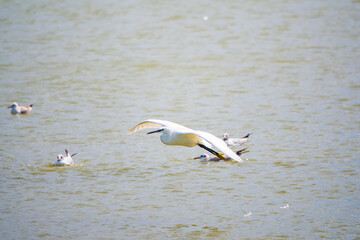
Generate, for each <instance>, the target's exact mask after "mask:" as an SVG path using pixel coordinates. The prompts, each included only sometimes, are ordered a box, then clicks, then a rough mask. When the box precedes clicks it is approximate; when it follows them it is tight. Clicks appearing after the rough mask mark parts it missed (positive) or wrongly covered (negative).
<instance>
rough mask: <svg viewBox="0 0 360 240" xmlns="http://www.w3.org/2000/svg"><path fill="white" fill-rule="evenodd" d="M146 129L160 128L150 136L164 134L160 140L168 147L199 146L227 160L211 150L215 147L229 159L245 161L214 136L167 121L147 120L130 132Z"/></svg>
mask: <svg viewBox="0 0 360 240" xmlns="http://www.w3.org/2000/svg"><path fill="white" fill-rule="evenodd" d="M145 128H158V129H157V130H155V131H152V132H149V133H148V134H152V133H156V132H163V134H162V135H161V136H160V139H161V141H162V142H163V143H164V144H166V145H180V146H186V147H194V146H199V147H201V148H204V149H206V150H207V151H209V152H211V153H212V154H214V155H216V156H217V157H219V158H221V159H224V160H225V159H226V156H224V155H223V154H222V153H219V152H216V151H215V150H213V149H211V147H212V146H214V147H216V148H217V149H219V150H220V151H222V152H223V153H224V154H226V155H227V157H229V158H231V159H233V160H236V161H238V162H243V160H242V159H241V158H240V157H239V156H238V155H236V154H235V153H234V152H233V151H232V150H231V149H230V148H229V147H228V146H227V145H226V143H225V142H224V141H223V140H221V139H219V138H217V137H215V136H214V135H212V134H210V133H207V132H203V131H197V130H193V129H190V128H187V127H184V126H182V125H180V124H177V123H173V122H169V121H165V120H157V119H148V120H145V121H143V122H141V123H139V124H138V125H136V126H135V127H133V128H132V129H131V130H130V131H129V134H132V133H134V132H137V131H139V130H142V129H145Z"/></svg>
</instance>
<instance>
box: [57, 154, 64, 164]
mask: <svg viewBox="0 0 360 240" xmlns="http://www.w3.org/2000/svg"><path fill="white" fill-rule="evenodd" d="M63 159H64V156H63V155H61V154H59V155H57V161H58V162H61V161H62V160H63Z"/></svg>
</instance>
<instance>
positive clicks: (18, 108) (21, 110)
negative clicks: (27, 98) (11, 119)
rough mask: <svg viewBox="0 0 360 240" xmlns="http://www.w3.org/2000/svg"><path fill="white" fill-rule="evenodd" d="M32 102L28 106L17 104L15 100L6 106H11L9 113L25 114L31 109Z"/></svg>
mask: <svg viewBox="0 0 360 240" xmlns="http://www.w3.org/2000/svg"><path fill="white" fill-rule="evenodd" d="M32 106H33V104H30V105H29V106H26V107H24V106H19V104H17V103H16V102H14V103H12V104H11V105H10V106H9V107H8V108H11V111H10V113H11V114H25V113H29V112H30V111H31V109H32Z"/></svg>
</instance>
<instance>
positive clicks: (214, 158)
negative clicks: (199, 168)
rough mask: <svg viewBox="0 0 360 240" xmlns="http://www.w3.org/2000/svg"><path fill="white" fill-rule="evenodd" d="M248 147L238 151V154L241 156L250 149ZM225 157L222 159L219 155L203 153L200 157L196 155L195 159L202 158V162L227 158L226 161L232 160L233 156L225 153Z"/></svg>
mask: <svg viewBox="0 0 360 240" xmlns="http://www.w3.org/2000/svg"><path fill="white" fill-rule="evenodd" d="M246 149H247V148H244V149H241V150H239V151H237V152H236V154H237V155H238V156H241V154H243V153H246V152H248V151H246ZM224 157H225V159H221V158H219V157H217V156H209V155H208V154H202V155H200V156H199V157H196V158H194V159H200V162H219V161H221V160H225V161H229V160H231V158H230V157H229V156H226V155H224Z"/></svg>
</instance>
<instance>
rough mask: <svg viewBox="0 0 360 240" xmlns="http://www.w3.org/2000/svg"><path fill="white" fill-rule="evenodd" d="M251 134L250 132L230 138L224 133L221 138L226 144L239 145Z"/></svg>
mask: <svg viewBox="0 0 360 240" xmlns="http://www.w3.org/2000/svg"><path fill="white" fill-rule="evenodd" d="M251 134H252V133H248V134H247V135H246V136H245V137H242V138H230V136H229V134H227V133H224V138H223V140H224V142H226V144H227V145H228V146H241V145H243V144H244V143H245V142H246V141H247V140H248V138H249V136H250V135H251Z"/></svg>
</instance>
